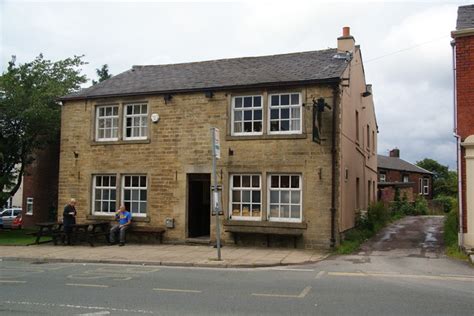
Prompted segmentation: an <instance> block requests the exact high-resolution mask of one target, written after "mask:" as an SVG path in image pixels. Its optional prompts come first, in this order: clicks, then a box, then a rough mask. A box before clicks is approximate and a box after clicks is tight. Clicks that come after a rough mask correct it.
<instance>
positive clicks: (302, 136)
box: [225, 133, 307, 141]
mask: <svg viewBox="0 0 474 316" xmlns="http://www.w3.org/2000/svg"><path fill="white" fill-rule="evenodd" d="M305 138H307V134H306V133H304V134H287V135H281V134H280V135H248V136H245V135H242V136H232V135H227V136H226V138H225V140H227V141H234V140H273V139H305Z"/></svg>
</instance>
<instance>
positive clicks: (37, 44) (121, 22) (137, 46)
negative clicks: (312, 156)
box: [0, 0, 473, 169]
mask: <svg viewBox="0 0 474 316" xmlns="http://www.w3.org/2000/svg"><path fill="white" fill-rule="evenodd" d="M472 3H473V1H436V0H431V1H416V2H410V1H390V2H388V1H343V2H342V1H341V2H339V1H298V0H291V1H289V0H287V1H276V0H273V1H267V0H261V1H255V0H254V1H225V2H224V1H222V2H220V1H208V2H197V1H181V2H158V1H133V2H125V1H106V0H96V1H93V2H92V1H66V0H64V1H22V0H16V1H8V0H0V36H1V37H0V65H1V66H0V71H1V72H4V71H5V70H6V66H7V63H8V61H9V60H10V59H11V56H12V55H15V56H16V60H17V62H18V63H24V62H28V61H31V60H33V59H34V57H35V56H37V55H38V54H40V53H43V55H44V56H45V58H47V59H50V60H53V61H56V60H60V59H64V58H67V57H71V56H73V55H85V57H84V60H85V61H87V62H88V64H87V65H85V66H84V67H83V69H82V70H83V73H85V74H86V75H87V76H88V78H89V79H96V74H95V69H96V68H100V67H101V66H102V65H103V64H108V65H109V68H110V72H111V73H112V74H118V73H121V72H123V71H125V70H127V69H129V68H130V67H131V66H132V65H150V64H169V63H178V62H190V61H201V60H209V59H221V58H231V57H244V56H262V55H272V54H280V53H290V52H300V51H310V50H319V49H326V48H328V47H337V37H338V36H341V34H342V27H343V26H350V27H351V34H352V35H353V36H354V37H355V40H356V43H357V44H358V45H360V46H361V50H362V56H363V59H364V68H365V73H366V80H367V83H370V84H372V85H373V95H374V101H375V108H376V115H377V123H378V127H379V134H378V153H379V154H381V155H388V151H389V150H390V149H392V148H395V147H396V148H399V149H400V151H401V158H402V159H405V160H407V161H410V162H413V163H414V162H416V161H419V160H422V159H423V158H432V159H435V160H437V161H439V162H440V163H442V164H444V165H448V166H449V167H450V169H455V168H456V145H455V139H454V137H453V69H452V68H453V66H452V51H451V46H450V41H451V37H450V32H451V31H452V30H454V29H455V26H456V16H457V7H458V6H460V5H466V4H472ZM88 84H89V85H90V82H89V83H88Z"/></svg>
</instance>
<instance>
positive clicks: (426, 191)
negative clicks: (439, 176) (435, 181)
mask: <svg viewBox="0 0 474 316" xmlns="http://www.w3.org/2000/svg"><path fill="white" fill-rule="evenodd" d="M428 194H430V179H428V178H423V195H428Z"/></svg>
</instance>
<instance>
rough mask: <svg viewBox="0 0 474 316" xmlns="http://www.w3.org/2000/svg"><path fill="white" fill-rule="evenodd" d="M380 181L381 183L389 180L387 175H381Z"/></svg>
mask: <svg viewBox="0 0 474 316" xmlns="http://www.w3.org/2000/svg"><path fill="white" fill-rule="evenodd" d="M379 179H380V180H379V181H380V182H385V181H386V180H387V176H386V175H385V173H381V174H380V175H379Z"/></svg>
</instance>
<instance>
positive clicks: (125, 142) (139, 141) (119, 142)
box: [90, 139, 151, 146]
mask: <svg viewBox="0 0 474 316" xmlns="http://www.w3.org/2000/svg"><path fill="white" fill-rule="evenodd" d="M150 142H151V141H150V139H135V140H114V141H106V142H98V141H95V140H93V141H91V142H90V144H91V146H100V145H130V144H149V143H150Z"/></svg>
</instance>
